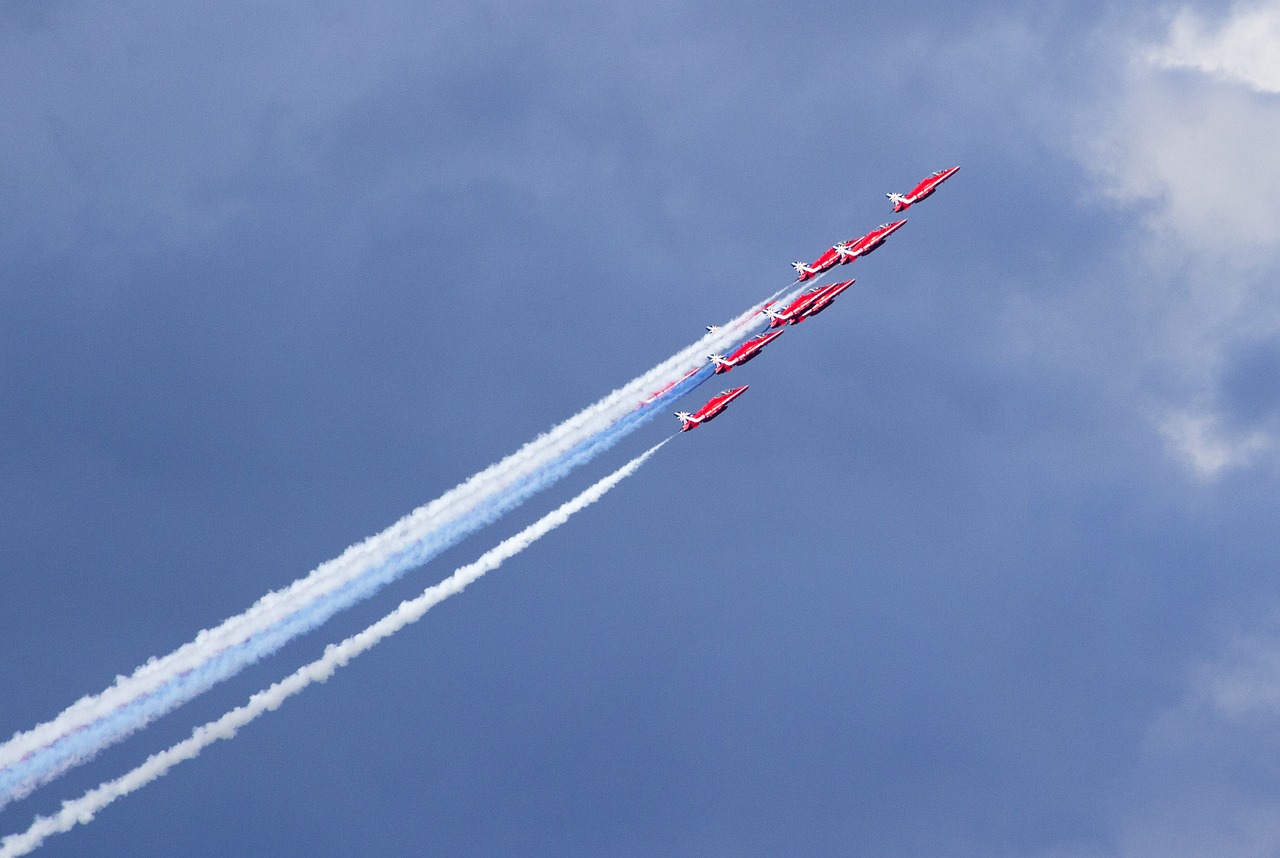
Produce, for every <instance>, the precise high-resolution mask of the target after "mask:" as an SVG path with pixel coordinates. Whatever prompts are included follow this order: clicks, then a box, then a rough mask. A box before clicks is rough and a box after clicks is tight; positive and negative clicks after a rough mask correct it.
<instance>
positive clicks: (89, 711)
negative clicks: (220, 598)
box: [0, 281, 812, 808]
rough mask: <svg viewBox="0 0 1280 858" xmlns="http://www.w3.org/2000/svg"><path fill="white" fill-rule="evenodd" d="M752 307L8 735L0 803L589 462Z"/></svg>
mask: <svg viewBox="0 0 1280 858" xmlns="http://www.w3.org/2000/svg"><path fill="white" fill-rule="evenodd" d="M811 285H812V281H811V282H810V283H808V284H805V286H806V288H807V287H808V286H811ZM793 286H794V284H793ZM800 291H801V290H800V289H791V288H790V287H788V289H784V290H779V292H778V293H775V294H774V295H773V296H771V297H770V298H769V299H766V300H773V299H774V298H776V297H778V295H779V294H781V293H782V292H790V295H788V296H787V300H789V299H790V297H791V295H795V294H798V293H799V292H800ZM758 306H759V305H756V306H755V307H753V308H752V309H751V310H749V311H747V312H746V313H743V314H741V315H740V316H738V317H737V318H735V319H733V320H732V321H730V322H728V323H726V324H725V325H723V326H721V328H720V330H719V331H717V332H713V333H708V334H707V336H704V337H703V338H702V339H700V340H698V341H697V342H695V343H694V344H692V345H691V346H689V347H687V348H685V349H684V350H682V351H680V352H678V353H677V354H675V355H674V356H672V357H671V358H668V359H667V360H665V361H663V362H662V363H661V364H659V365H658V366H656V367H654V368H653V369H651V370H649V371H648V372H646V373H644V374H642V375H640V376H639V377H637V378H636V379H634V380H633V381H631V382H630V383H628V384H627V385H625V386H623V387H621V388H619V389H617V390H615V391H614V392H613V393H611V394H609V395H608V396H606V397H604V398H603V399H601V400H600V401H599V402H596V403H595V404H594V405H591V406H589V407H588V408H586V409H584V410H583V411H581V412H579V413H578V414H577V415H575V416H573V417H571V418H569V419H568V420H566V421H564V422H563V423H561V424H559V425H558V426H556V427H554V428H553V429H551V430H550V431H548V432H547V433H545V434H543V435H541V436H539V437H538V438H535V439H534V440H533V441H530V442H529V443H527V444H525V445H524V447H522V448H521V449H520V450H518V451H517V452H515V453H513V454H512V455H510V456H508V457H507V458H505V459H503V460H502V461H500V462H498V463H496V464H494V465H491V466H490V467H489V468H486V469H485V470H483V471H481V472H480V473H478V474H476V475H475V476H473V477H471V478H470V479H468V480H467V481H465V482H464V483H462V484H461V485H459V486H457V487H455V488H454V489H451V490H450V491H448V492H446V493H445V494H443V495H441V496H440V497H439V498H437V499H436V500H434V501H431V502H430V503H428V504H425V505H424V506H421V507H419V508H418V509H416V510H414V511H413V512H412V513H410V514H409V515H407V516H405V517H404V518H402V519H400V521H398V522H396V523H395V524H394V525H392V526H391V527H389V528H387V529H386V530H384V531H383V532H381V533H379V534H377V535H375V536H372V537H369V538H367V539H365V540H364V541H362V542H360V543H357V544H356V545H353V546H351V547H350V548H348V549H347V550H346V551H344V552H343V553H342V555H340V556H339V557H337V558H336V559H334V560H331V561H328V562H326V563H323V564H321V565H320V566H319V567H317V568H316V569H315V570H314V571H312V572H311V573H310V574H309V575H307V576H306V577H305V578H302V579H299V580H297V581H295V582H294V583H293V584H291V585H289V586H287V587H284V588H282V589H280V590H276V591H273V592H271V593H268V594H267V595H266V596H264V597H262V598H261V599H259V600H258V602H256V603H255V604H254V605H253V606H252V607H251V608H249V610H247V611H245V612H244V613H242V614H239V615H237V616H235V617H232V618H230V619H228V620H226V621H224V622H223V623H222V624H221V625H219V626H218V627H216V628H214V629H212V630H206V631H202V632H200V633H199V634H198V635H197V636H196V638H195V640H193V641H191V642H190V643H188V644H186V645H184V646H182V647H180V648H179V649H177V650H175V651H174V652H172V653H170V654H169V655H167V656H164V657H163V658H153V659H151V660H149V661H148V662H147V663H146V664H144V665H143V666H142V667H140V668H138V669H137V670H136V671H135V672H134V673H133V675H131V676H128V677H123V676H122V677H118V678H117V679H116V682H115V684H113V685H112V686H111V687H110V688H108V689H106V691H104V692H102V693H101V694H97V695H91V696H88V697H85V698H82V699H81V700H79V701H77V702H76V703H74V704H72V705H71V706H70V707H68V708H67V709H66V710H64V711H63V712H62V713H61V714H60V715H58V716H57V717H56V718H54V719H53V720H52V721H48V722H45V723H43V724H40V725H38V726H37V727H35V728H33V729H31V730H29V731H26V732H20V733H17V734H15V735H14V737H13V738H12V739H10V740H9V741H8V742H6V743H5V744H3V745H0V808H3V807H4V806H5V805H6V804H8V803H9V802H11V801H14V800H16V799H19V798H22V797H24V796H26V795H28V794H30V793H31V792H32V791H33V790H34V789H36V788H37V787H39V786H41V785H42V784H45V783H48V782H49V781H50V780H52V779H53V778H55V777H57V776H58V775H59V774H61V773H63V772H65V771H67V770H68V769H70V768H72V767H73V766H76V765H78V764H80V763H82V762H85V761H87V760H88V759H90V758H92V757H93V756H94V755H95V754H97V753H98V752H99V751H101V750H102V749H104V748H106V747H108V746H110V745H112V744H114V743H115V742H118V741H120V740H121V739H123V738H125V737H126V736H128V735H129V734H131V733H133V732H135V731H137V730H139V729H141V728H142V727H144V726H146V725H147V724H148V723H150V722H151V721H152V720H153V719H155V718H157V717H159V716H161V715H163V714H165V713H166V712H169V711H171V710H172V709H174V708H176V707H177V706H179V705H181V704H182V703H185V702H186V701H188V700H190V699H192V698H193V697H195V696H197V695H198V694H200V693H202V692H204V691H206V690H208V689H209V688H211V687H212V686H213V685H215V684H217V683H218V682H221V681H222V680H224V679H227V678H228V677H231V676H233V675H235V674H236V673H238V672H239V671H240V670H242V669H244V668H245V667H247V666H248V665H250V664H252V663H254V662H255V661H257V660H258V659H260V658H262V657H264V656H266V655H269V654H270V653H272V652H275V651H276V650H277V649H279V648H280V647H281V646H283V645H284V644H285V643H286V642H288V641H289V640H291V639H292V638H294V637H296V636H297V635H299V634H302V633H304V632H306V631H309V630H310V629H313V628H315V627H316V626H318V625H319V624H321V623H323V622H324V621H325V620H327V619H328V618H329V617H331V616H332V615H333V614H335V613H337V612H338V611H341V610H343V609H345V608H347V607H349V606H350V605H352V604H354V603H355V602H357V601H359V600H361V599H364V598H367V597H368V596H370V595H372V594H373V593H375V592H376V591H377V590H378V589H380V588H381V587H383V586H385V585H386V584H387V583H389V582H391V581H393V580H395V579H396V578H398V577H399V576H401V575H403V574H404V573H405V572H407V571H408V570H409V569H412V568H414V567H416V566H419V565H421V564H422V563H425V562H426V561H428V560H430V559H431V558H432V557H434V556H436V555H437V554H439V553H440V552H441V551H443V550H445V549H446V548H448V547H450V546H452V545H454V544H456V543H457V542H458V541H459V540H461V539H462V538H464V537H465V536H467V535H469V534H471V533H473V532H474V531H476V530H477V529H479V528H480V527H483V526H485V525H487V524H489V523H491V522H493V521H495V520H496V519H497V518H498V517H500V516H501V515H503V514H505V513H506V512H509V511H510V510H511V509H513V508H515V507H516V506H518V505H519V504H520V503H522V502H524V501H525V500H527V499H528V498H529V497H531V496H532V495H533V494H536V493H537V492H539V491H541V490H542V489H545V488H546V487H547V486H549V485H551V484H552V483H554V482H555V481H556V480H558V479H560V478H561V477H563V476H564V475H565V474H567V473H568V472H569V471H570V470H572V469H573V468H574V467H576V466H578V465H581V464H583V463H585V462H587V461H590V460H591V459H592V458H593V457H594V456H596V455H598V454H599V453H600V452H601V451H603V450H605V449H608V447H610V446H612V445H613V444H614V443H616V442H617V441H618V440H619V439H620V438H622V437H623V436H625V435H626V434H629V433H630V432H632V431H634V430H635V429H636V428H637V427H639V426H640V425H642V424H643V423H645V422H648V421H649V420H651V419H653V417H654V416H656V415H657V414H658V413H659V411H660V409H661V408H665V407H666V404H667V403H668V402H670V401H672V400H673V399H674V398H676V397H678V396H680V395H683V394H684V393H687V392H688V391H689V390H692V389H693V388H694V387H696V386H697V385H698V384H701V383H702V382H703V381H705V380H706V379H707V378H709V377H710V376H711V375H712V367H711V365H710V364H707V365H706V367H705V369H704V371H702V372H699V373H697V374H696V375H694V376H692V377H691V378H689V379H687V380H685V381H684V382H682V383H679V384H677V385H676V386H675V387H674V388H672V389H671V390H670V391H667V392H666V393H664V394H663V395H661V396H658V397H657V398H656V399H654V400H653V401H652V402H649V403H646V404H644V405H641V406H640V407H636V402H638V401H639V400H640V399H642V398H643V397H644V396H646V395H648V394H649V393H650V392H651V391H652V390H653V389H654V388H655V387H660V386H662V385H663V384H664V383H667V382H671V381H675V380H677V379H679V378H680V377H682V376H683V375H684V373H685V372H686V371H687V370H688V368H689V367H690V366H696V365H698V364H701V363H703V362H704V361H705V355H706V354H707V353H708V352H709V351H717V352H718V351H723V350H724V349H726V348H728V347H729V346H731V345H733V344H735V343H737V342H738V341H739V340H742V339H745V338H746V337H748V336H750V335H752V334H754V333H755V332H756V331H757V329H758V328H759V325H758V324H753V321H755V320H756V319H758V318H759V317H758V315H757V314H758V309H757V308H758Z"/></svg>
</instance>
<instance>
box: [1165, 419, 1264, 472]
mask: <svg viewBox="0 0 1280 858" xmlns="http://www.w3.org/2000/svg"><path fill="white" fill-rule="evenodd" d="M1160 430H1161V432H1162V433H1163V434H1164V436H1165V438H1166V439H1167V440H1168V441H1169V443H1170V445H1172V447H1173V449H1174V451H1175V452H1177V453H1178V454H1180V455H1181V456H1182V457H1183V458H1184V459H1185V460H1186V462H1187V464H1189V465H1190V466H1191V467H1192V468H1193V469H1194V470H1195V472H1196V473H1197V474H1199V475H1200V476H1201V477H1204V478H1206V479H1208V478H1211V477H1216V476H1218V475H1219V474H1220V473H1222V472H1223V471H1225V470H1228V469H1230V468H1237V467H1241V466H1244V465H1248V464H1249V463H1250V462H1252V461H1253V460H1254V459H1255V458H1256V457H1257V456H1258V455H1259V454H1260V453H1262V452H1264V451H1266V450H1268V449H1270V448H1271V447H1272V446H1274V443H1275V442H1274V439H1272V438H1271V437H1270V436H1269V435H1267V434H1266V433H1265V432H1261V431H1254V432H1250V433H1248V434H1245V435H1242V436H1231V435H1229V434H1227V433H1226V432H1225V431H1224V430H1223V428H1222V426H1221V421H1220V420H1219V419H1218V418H1217V417H1216V416H1215V415H1214V414H1213V413H1211V412H1200V413H1196V412H1187V411H1182V412H1177V413H1174V414H1172V415H1170V416H1168V417H1167V418H1165V420H1164V421H1163V422H1162V423H1161V426H1160Z"/></svg>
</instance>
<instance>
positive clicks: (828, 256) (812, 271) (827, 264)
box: [796, 247, 840, 281]
mask: <svg viewBox="0 0 1280 858" xmlns="http://www.w3.org/2000/svg"><path fill="white" fill-rule="evenodd" d="M839 262H840V251H838V250H836V249H835V248H834V247H832V248H831V249H830V250H828V251H827V252H826V253H824V254H822V255H821V256H819V257H818V258H817V259H815V260H813V262H811V263H809V264H808V265H805V266H802V267H801V268H799V269H797V274H796V279H797V280H802V281H803V280H808V279H810V278H813V277H817V276H818V275H819V274H822V273H823V272H824V271H830V270H831V269H832V268H834V267H835V266H836V265H838V264H839Z"/></svg>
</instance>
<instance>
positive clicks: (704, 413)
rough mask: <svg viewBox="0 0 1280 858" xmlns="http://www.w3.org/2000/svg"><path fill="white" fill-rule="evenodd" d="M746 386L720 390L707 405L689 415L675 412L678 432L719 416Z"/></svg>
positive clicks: (684, 412)
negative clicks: (678, 426)
mask: <svg viewBox="0 0 1280 858" xmlns="http://www.w3.org/2000/svg"><path fill="white" fill-rule="evenodd" d="M746 389H747V385H745V384H744V385H743V386H742V387H735V388H734V389H733V390H722V391H720V394H719V395H718V396H713V397H712V398H711V399H710V400H708V402H707V404H706V405H704V406H702V407H701V408H699V409H698V410H697V411H695V412H693V413H692V414H690V413H689V412H688V411H677V412H676V417H678V418H679V419H680V431H681V432H688V431H689V430H690V429H692V428H694V427H695V426H698V425H699V424H702V423H706V422H707V421H709V420H714V419H716V417H718V416H720V412H721V411H724V410H725V409H726V408H728V407H729V403H730V402H733V400H735V399H737V398H738V397H739V396H741V395H742V394H743V392H744V391H746Z"/></svg>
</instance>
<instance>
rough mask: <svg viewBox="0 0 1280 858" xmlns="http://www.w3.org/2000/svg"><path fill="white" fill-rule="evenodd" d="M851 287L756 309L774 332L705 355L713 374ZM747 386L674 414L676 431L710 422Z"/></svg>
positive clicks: (743, 358) (816, 291) (838, 285)
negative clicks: (725, 352) (780, 306)
mask: <svg viewBox="0 0 1280 858" xmlns="http://www.w3.org/2000/svg"><path fill="white" fill-rule="evenodd" d="M853 284H854V281H853V280H846V281H844V282H843V283H833V284H831V285H830V286H819V287H818V288H816V289H810V290H809V291H807V292H805V293H803V294H802V295H800V296H798V297H797V298H796V299H795V300H794V301H792V302H791V303H790V304H788V305H787V307H786V309H783V310H776V309H774V308H773V302H772V301H770V302H769V303H768V304H766V305H764V307H762V308H760V312H761V313H762V314H764V315H765V316H767V317H768V318H769V327H770V328H777V330H775V331H767V332H765V333H763V334H757V335H756V336H754V337H752V338H751V339H749V340H747V341H746V342H745V343H743V344H742V345H740V346H738V348H736V349H735V350H734V351H733V353H732V354H730V355H729V356H728V357H725V356H724V355H716V354H713V355H707V357H708V358H710V359H711V361H712V363H714V364H715V365H716V373H717V374H719V373H722V372H729V371H730V370H732V369H733V368H734V367H736V366H742V365H743V364H744V363H747V362H748V361H750V360H753V359H754V358H755V357H756V356H757V355H759V354H760V352H761V350H762V349H764V347H765V346H767V345H769V343H771V342H773V341H774V340H776V339H777V338H778V337H780V336H782V334H783V332H784V331H785V330H786V326H787V325H796V324H799V323H800V322H802V321H804V320H805V319H807V318H809V317H810V316H816V315H817V314H818V313H821V312H822V311H823V310H825V309H827V308H828V307H830V306H831V302H832V301H834V300H835V299H836V296H838V295H839V294H840V293H841V292H843V291H844V290H846V289H848V288H849V287H850V286H852V285H853ZM697 371H698V370H697V369H694V370H691V371H690V372H689V374H688V375H686V376H685V378H688V377H689V375H692V374H693V373H695V372H697ZM682 380H683V379H682ZM678 383H679V382H673V383H672V384H671V385H668V387H667V388H663V390H662V391H660V392H659V393H658V394H656V395H661V393H663V392H665V391H666V390H668V389H669V388H670V387H674V386H675V384H678ZM747 387H748V385H745V384H744V385H743V386H742V387H735V388H732V389H730V390H722V391H720V393H719V395H717V396H714V397H712V398H711V399H710V400H709V401H708V402H707V404H706V405H704V406H702V407H701V408H699V409H698V410H697V411H695V412H693V413H690V412H688V411H677V412H676V417H677V418H678V419H679V420H680V431H681V432H688V431H689V430H690V429H694V428H696V427H698V426H701V425H702V424H703V423H707V422H709V421H711V420H714V419H715V418H716V417H718V416H719V415H720V413H721V412H723V411H724V410H725V409H726V408H728V407H729V403H730V402H733V400H735V399H737V398H738V397H739V396H741V395H742V394H743V392H745V391H746V389H747ZM656 395H655V396H656Z"/></svg>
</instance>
